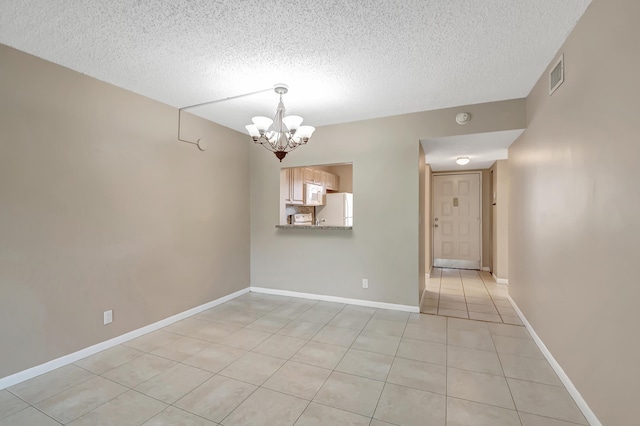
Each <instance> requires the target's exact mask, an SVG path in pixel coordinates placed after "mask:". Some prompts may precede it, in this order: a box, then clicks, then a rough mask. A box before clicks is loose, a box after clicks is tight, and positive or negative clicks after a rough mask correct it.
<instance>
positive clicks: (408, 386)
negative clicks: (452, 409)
mask: <svg viewBox="0 0 640 426" xmlns="http://www.w3.org/2000/svg"><path fill="white" fill-rule="evenodd" d="M434 365H437V364H434ZM440 367H442V366H440ZM445 369H446V367H445ZM446 380H447V378H446V374H445V391H444V393H440V392H435V391H432V390H426V389H422V388H419V387H416V386H411V385H404V384H402V383H394V382H390V381H389V380H385V382H384V383H385V384H387V383H389V384H390V385H394V386H400V387H403V388H408V389H413V390H418V391H420V392H426V393H430V394H433V395H439V396H444V397H446V396H447V391H446V388H447V386H446Z"/></svg>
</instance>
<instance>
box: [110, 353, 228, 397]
mask: <svg viewBox="0 0 640 426" xmlns="http://www.w3.org/2000/svg"><path fill="white" fill-rule="evenodd" d="M177 364H181V365H183V366H186V367H190V368H195V369H196V370H200V371H202V372H204V373H207V374H211V377H209V378H207V379H206V380H204V381H203V382H202V383H200V384H199V385H197V386H196V387H194V388H192V389H191V390H190V391H189V392H187V393H186V394H184V395H182V396H181V397H179V398H178V399H177V400H176V401H174V403H175V402H177V401H179V400H180V399H182V398H183V397H184V396H185V395H187V394H188V393H190V392H192V391H194V390H196V389H197V388H199V387H200V386H202V385H203V384H204V383H205V382H207V381H209V380H211V379H212V378H213V377H214V376H217V375H218V373H214V372H213V371H209V370H205V369H204V368H199V367H194V366H193V365H189V364H183V363H181V362H176V365H177ZM173 367H175V365H174V366H172V367H169V368H168V369H167V370H169V369H171V368H173ZM225 368H226V367H225ZM167 370H164V371H161V372H160V373H158V374H156V375H155V376H153V377H151V378H149V379H147V380H145V381H143V382H140V383H138V384H137V385H136V386H135V387H133V388H131V387H129V389H130V390H133V391H136V392H138V393H141V394H143V395H145V396H148V397H149V398H153V399H155V400H156V401H160V402H162V403H165V404H169V403H168V402H166V401H162V400H161V399H158V398H156V397H154V396H153V395H149V394H147V393H144V392H143V391H141V390H138V389H137V388H138V387H139V386H141V385H143V384H144V383H147V382H148V381H150V380H153V379H154V378H156V377H157V376H159V375H160V374H162V373H164V372H166V371H167ZM112 382H113V380H112ZM114 383H116V384H120V383H117V382H114ZM120 386H125V387H128V386H126V385H120ZM169 405H173V403H171V404H169Z"/></svg>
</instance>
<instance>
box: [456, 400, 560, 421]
mask: <svg viewBox="0 0 640 426" xmlns="http://www.w3.org/2000/svg"><path fill="white" fill-rule="evenodd" d="M446 398H447V400H448V399H449V398H451V399H459V400H462V401H466V402H472V403H474V404H481V405H486V406H489V407H495V408H501V409H503V410H509V411H513V412H514V413H518V414H519V413H520V411H518V410H517V408H506V407H503V406H501V405H495V404H488V403H486V402H480V401H474V400H473V399H467V398H462V397H459V396H454V395H446ZM513 406H514V407H515V406H516V405H515V403H514V404H513ZM527 414H533V413H527ZM519 417H520V416H519V415H518V418H519ZM549 418H551V417H549Z"/></svg>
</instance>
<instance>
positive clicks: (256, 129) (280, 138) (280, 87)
mask: <svg viewBox="0 0 640 426" xmlns="http://www.w3.org/2000/svg"><path fill="white" fill-rule="evenodd" d="M273 90H274V91H275V92H276V93H277V94H278V95H280V102H279V103H278V108H277V109H276V115H275V117H274V118H273V120H272V119H270V118H268V117H253V118H252V119H251V121H253V124H249V125H247V126H246V128H247V131H248V132H249V135H250V136H251V138H252V139H253V141H254V142H255V143H258V144H260V145H262V146H263V147H265V148H266V149H268V150H269V151H271V152H273V153H274V154H275V155H276V157H278V159H279V160H280V162H282V159H283V158H284V157H286V155H287V154H288V153H289V152H291V151H293V150H294V149H296V148H297V147H299V146H300V145H306V144H307V142H309V138H310V137H311V135H312V134H313V132H314V130H316V129H315V127H312V126H301V125H300V124H302V117H300V116H299V115H289V116H286V117H285V115H284V113H285V111H286V110H285V108H284V103H283V102H282V95H284V94H285V93H287V92H288V91H289V88H288V87H287V85H285V84H277V85H276V86H275V87H274V89H273Z"/></svg>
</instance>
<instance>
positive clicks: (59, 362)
mask: <svg viewBox="0 0 640 426" xmlns="http://www.w3.org/2000/svg"><path fill="white" fill-rule="evenodd" d="M248 292H249V288H248V287H247V288H244V289H242V290H239V291H236V292H235V293H231V294H229V295H227V296H224V297H221V298H219V299H216V300H214V301H212V302H208V303H205V304H204V305H200V306H196V307H195V308H191V309H189V310H187V311H184V312H181V313H179V314H176V315H173V316H170V317H169V318H165V319H163V320H160V321H158V322H154V323H153V324H149V325H147V326H144V327H142V328H138V329H137V330H133V331H130V332H128V333H125V334H121V335H120V336H117V337H114V338H113V339H109V340H106V341H104V342H101V343H98V344H95V345H93V346H89V347H88V348H84V349H81V350H79V351H77V352H73V353H71V354H68V355H64V356H62V357H60V358H56V359H54V360H51V361H48V362H45V363H44V364H40V365H36V366H35V367H31V368H29V369H26V370H23V371H20V372H18V373H15V374H12V375H10V376H7V377H3V378H0V390H2V389H5V388H8V387H9V386H13V385H16V384H18V383H20V382H24V381H25V380H29V379H31V378H33V377H36V376H39V375H41V374H44V373H48V372H49V371H52V370H55V369H56V368H60V367H64V366H65V365H68V364H72V363H74V362H76V361H78V360H80V359H82V358H85V357H88V356H90V355H93V354H96V353H98V352H102V351H104V350H105V349H109V348H112V347H114V346H117V345H119V344H121V343H124V342H127V341H129V340H131V339H135V338H136V337H140V336H142V335H144V334H147V333H150V332H152V331H155V330H158V329H160V328H162V327H166V326H168V325H170V324H173V323H174V322H178V321H180V320H183V319H185V318H188V317H190V316H192V315H195V314H198V313H200V312H202V311H206V310H207V309H210V308H213V307H214V306H217V305H220V304H221V303H224V302H227V301H229V300H231V299H235V298H236V297H238V296H241V295H243V294H245V293H248Z"/></svg>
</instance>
